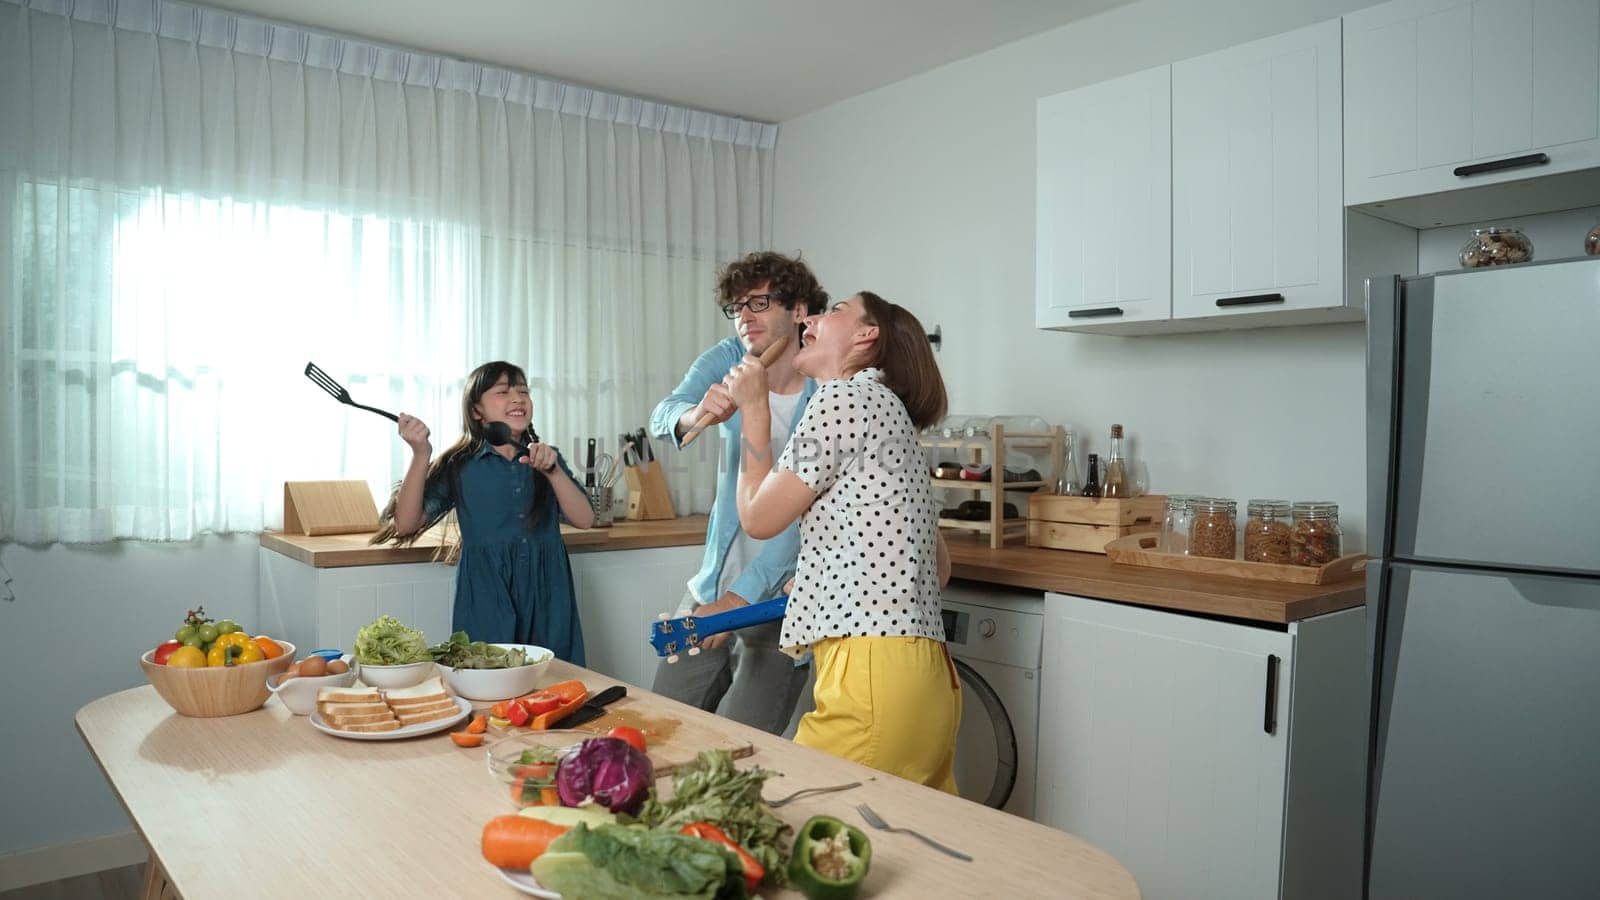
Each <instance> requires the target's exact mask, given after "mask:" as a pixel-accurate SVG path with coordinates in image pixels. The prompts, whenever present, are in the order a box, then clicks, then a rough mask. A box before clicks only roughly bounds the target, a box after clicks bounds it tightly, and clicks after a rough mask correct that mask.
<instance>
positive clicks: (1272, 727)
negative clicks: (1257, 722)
mask: <svg viewBox="0 0 1600 900" xmlns="http://www.w3.org/2000/svg"><path fill="white" fill-rule="evenodd" d="M1261 730H1262V731H1265V732H1266V733H1267V734H1275V733H1277V731H1278V657H1277V656H1276V655H1275V654H1271V653H1269V654H1267V710H1266V713H1265V714H1264V715H1263V716H1262V719H1261Z"/></svg>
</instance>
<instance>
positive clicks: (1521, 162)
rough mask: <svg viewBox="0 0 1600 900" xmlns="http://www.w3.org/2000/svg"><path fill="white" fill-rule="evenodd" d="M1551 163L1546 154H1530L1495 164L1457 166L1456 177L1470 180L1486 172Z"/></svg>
mask: <svg viewBox="0 0 1600 900" xmlns="http://www.w3.org/2000/svg"><path fill="white" fill-rule="evenodd" d="M1549 161H1550V157H1549V156H1548V155H1547V154H1544V153H1529V154H1528V155H1527V156H1511V157H1507V158H1505V159H1497V160H1494V161H1493V162H1486V163H1473V164H1472V165H1470V166H1456V169H1455V172H1456V176H1457V177H1459V178H1468V177H1470V176H1473V175H1482V174H1483V173H1485V172H1499V171H1500V170H1502V169H1523V168H1527V167H1528V166H1542V165H1544V164H1545V163H1548V162H1549Z"/></svg>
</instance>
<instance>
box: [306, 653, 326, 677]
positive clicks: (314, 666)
mask: <svg viewBox="0 0 1600 900" xmlns="http://www.w3.org/2000/svg"><path fill="white" fill-rule="evenodd" d="M327 672H328V661H327V660H325V659H323V658H322V657H320V656H308V657H306V658H305V659H302V660H300V674H301V675H302V676H304V677H306V678H315V677H317V676H318V675H326V674H327Z"/></svg>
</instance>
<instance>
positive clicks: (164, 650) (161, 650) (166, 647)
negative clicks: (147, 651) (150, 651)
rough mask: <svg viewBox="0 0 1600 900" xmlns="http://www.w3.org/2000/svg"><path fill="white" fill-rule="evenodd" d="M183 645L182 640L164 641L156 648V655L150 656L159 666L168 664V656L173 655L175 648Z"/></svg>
mask: <svg viewBox="0 0 1600 900" xmlns="http://www.w3.org/2000/svg"><path fill="white" fill-rule="evenodd" d="M182 646H183V642H182V641H162V642H161V646H159V647H157V648H156V652H155V655H154V656H152V657H151V658H150V661H151V662H153V663H155V664H156V665H158V666H164V665H166V664H167V657H169V656H171V655H172V652H173V651H174V650H177V649H178V648H179V647H182Z"/></svg>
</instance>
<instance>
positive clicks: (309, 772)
mask: <svg viewBox="0 0 1600 900" xmlns="http://www.w3.org/2000/svg"><path fill="white" fill-rule="evenodd" d="M571 678H577V679H581V680H582V681H583V682H584V684H585V685H586V686H587V687H588V688H589V690H590V692H591V693H593V692H598V691H600V690H603V689H604V688H606V687H609V686H611V685H613V684H617V683H618V682H617V681H616V680H615V679H612V678H608V677H606V676H604V675H601V674H599V673H597V672H592V671H589V670H587V669H582V668H579V667H576V666H572V665H568V664H566V663H563V662H561V661H559V660H558V661H555V662H553V663H552V664H551V665H550V668H549V669H548V670H547V671H546V672H545V673H544V676H543V678H542V679H541V683H546V684H547V683H553V682H555V681H560V680H566V679H571ZM627 690H628V695H627V697H626V698H625V699H623V700H620V701H617V702H616V703H615V704H613V705H612V706H610V707H607V710H608V715H610V714H611V713H612V712H615V713H616V714H617V718H618V719H633V720H640V719H651V718H654V719H671V720H674V721H676V722H677V723H679V734H680V736H681V735H692V734H694V733H695V730H696V729H703V731H704V733H705V734H707V735H712V734H714V735H717V736H719V737H720V738H722V739H724V742H725V739H726V738H728V737H731V738H734V739H736V741H737V742H739V743H744V742H748V744H749V746H750V747H751V748H753V753H751V754H750V755H749V756H748V757H746V758H744V759H741V760H739V761H738V762H737V763H736V765H739V766H741V767H745V766H752V765H759V766H761V767H763V768H765V769H768V770H772V771H774V772H777V773H780V774H777V775H773V776H772V777H771V778H769V780H768V781H767V784H766V789H765V792H764V795H765V796H767V797H769V798H776V797H779V796H782V795H786V794H788V793H790V792H792V791H796V790H799V789H801V788H808V787H817V786H823V785H837V784H844V783H848V782H852V781H858V782H861V786H860V787H858V788H854V789H851V790H848V791H842V792H838V793H827V794H816V795H810V796H806V797H802V798H801V799H798V800H795V801H793V802H792V803H789V804H787V805H785V806H783V807H782V808H781V809H779V810H777V813H778V815H779V816H780V817H781V818H782V819H783V820H784V821H786V822H788V823H790V824H792V825H794V826H795V827H796V828H797V829H798V828H799V826H800V825H801V824H802V823H804V822H805V820H806V819H808V818H809V817H811V816H812V815H817V814H825V815H832V816H836V817H838V818H840V819H842V820H844V821H845V822H847V823H850V824H852V825H855V826H857V827H860V828H861V829H862V830H863V831H864V832H866V833H867V835H868V837H869V838H870V839H871V841H872V863H871V869H870V871H869V873H868V875H867V878H866V881H865V883H864V885H863V890H862V896H867V897H874V896H875V897H921V898H934V897H940V898H943V897H1062V898H1067V897H1071V898H1108V900H1109V898H1117V900H1123V898H1136V897H1138V896H1139V888H1138V886H1137V884H1136V883H1135V881H1134V879H1133V877H1132V876H1131V875H1130V874H1129V873H1128V871H1127V870H1126V869H1125V868H1124V867H1123V866H1122V865H1121V864H1120V863H1118V862H1117V860H1115V859H1114V858H1112V857H1111V855H1110V854H1108V853H1106V852H1105V851H1104V850H1101V849H1100V848H1098V847H1095V846H1093V845H1092V844H1090V843H1088V842H1087V841H1084V840H1081V839H1080V838H1077V837H1075V836H1073V835H1071V834H1068V833H1066V832H1063V831H1058V830H1056V829H1053V828H1048V827H1046V826H1043V825H1039V824H1037V823H1035V822H1031V821H1028V820H1026V819H1022V818H1019V817H1017V816H1014V815H1011V814H1009V813H1005V812H1001V811H999V810H995V809H991V808H989V807H986V806H983V805H980V804H977V803H973V802H971V801H968V800H964V799H962V798H960V797H956V796H953V795H950V794H945V793H942V792H940V791H936V790H933V789H931V788H927V787H923V786H921V785H918V784H914V783H912V782H909V781H905V780H902V779H900V778H897V777H895V776H892V775H887V774H884V773H882V772H879V771H877V770H874V769H870V768H867V767H865V766H861V765H858V764H856V763H853V762H848V761H846V760H842V759H838V758H835V757H832V756H829V755H827V754H824V753H820V752H818V751H816V750H812V749H809V748H807V747H802V746H800V745H798V744H795V743H793V742H792V741H788V740H785V739H783V738H780V737H776V736H773V735H769V734H766V733H765V732H761V731H758V730H756V729H752V728H748V727H746V726H743V725H740V724H738V723H735V722H731V721H729V720H727V719H722V718H719V717H717V716H714V715H711V714H709V713H706V712H703V711H701V710H698V709H695V708H692V707H689V706H686V705H684V704H681V703H678V702H676V701H673V700H669V699H667V698H665V697H661V696H659V695H656V694H653V693H651V692H649V691H646V690H644V689H642V688H638V687H636V686H633V685H629V686H628V687H627ZM485 705H486V704H485ZM605 721H606V720H605V718H602V719H600V720H597V724H603V723H604V722H605ZM76 722H77V727H78V731H79V733H80V734H81V735H82V736H83V739H84V741H85V743H87V744H88V746H89V749H90V751H91V753H92V754H93V756H94V758H95V759H96V761H97V762H98V763H99V765H100V767H101V769H102V770H103V771H104V773H105V776H106V778H107V779H108V780H109V781H110V783H111V787H112V789H113V790H114V791H115V793H116V795H117V797H118V798H119V799H120V800H121V802H122V804H123V806H124V807H125V808H126V809H127V812H128V815H129V816H130V817H131V818H132V819H133V822H134V825H135V827H137V828H138V830H139V833H140V834H141V835H142V836H143V838H144V840H145V842H146V843H147V844H148V845H149V847H150V854H151V878H150V879H149V880H148V881H147V887H148V889H149V890H150V891H151V892H152V893H158V892H160V891H162V890H165V891H167V892H168V893H169V894H170V893H172V892H176V893H177V894H178V895H181V896H182V897H185V898H189V900H204V898H210V897H226V898H229V900H235V898H242V897H271V898H275V900H299V898H322V897H330V896H338V897H385V898H403V897H508V898H509V897H516V896H521V895H520V894H518V892H517V891H516V889H515V888H513V887H512V886H511V885H509V884H507V883H506V881H505V880H503V879H502V877H501V874H500V872H499V870H497V869H496V868H494V867H493V866H491V865H489V864H488V863H487V862H486V861H485V860H484V859H483V856H482V854H481V852H480V849H479V841H480V836H481V833H482V830H483V826H484V824H485V823H486V822H488V821H489V820H490V819H492V818H493V817H495V816H497V815H504V814H508V813H512V812H514V811H515V809H514V807H513V805H512V802H511V799H510V797H509V796H508V795H507V790H506V785H505V784H503V783H501V782H500V781H498V780H496V779H495V778H494V777H492V776H491V773H490V771H489V769H488V766H487V764H486V756H485V749H484V748H481V747H480V748H476V749H464V748H461V747H457V746H456V745H455V744H454V743H453V742H452V741H451V740H450V738H449V737H448V734H447V733H446V732H443V731H441V732H439V733H436V734H433V735H427V736H420V737H414V738H409V739H404V740H393V741H358V740H350V739H345V738H341V737H335V736H332V735H329V734H325V733H323V732H321V731H319V730H317V729H315V728H313V727H312V725H311V723H310V721H309V720H308V719H307V718H306V717H304V716H296V715H293V714H292V713H290V712H289V710H288V709H287V708H285V707H284V706H283V705H282V704H281V703H280V702H279V701H278V700H277V699H276V698H273V699H271V700H269V701H268V702H267V704H266V705H265V706H263V707H262V708H260V709H258V710H256V711H254V712H250V713H246V714H244V715H239V716H230V717H226V718H190V717H187V716H182V715H179V714H178V713H176V712H174V711H173V710H172V709H171V708H170V707H169V706H167V704H166V703H165V702H164V701H163V700H162V699H161V698H160V696H158V695H157V694H156V692H155V690H154V688H151V687H149V686H145V687H138V688H133V689H130V690H126V691H122V692H120V693H116V694H111V695H109V696H106V697H102V698H100V699H98V700H95V701H93V702H91V703H89V704H87V705H86V706H84V707H83V708H82V709H81V710H79V711H78V714H77V716H76ZM90 777H92V776H90ZM662 780H663V781H666V780H669V779H668V778H665V777H664V778H663V779H662ZM862 803H864V804H867V805H869V806H870V807H871V808H872V809H873V810H874V811H875V812H877V813H878V814H879V815H880V816H881V817H882V818H883V819H884V820H886V821H887V822H888V823H889V824H890V825H893V826H900V827H907V828H912V829H916V830H918V831H920V832H922V833H924V834H926V835H928V836H929V837H931V838H933V839H934V840H936V841H939V842H941V843H943V844H946V845H948V846H951V847H954V848H956V849H958V850H960V851H962V852H964V853H966V854H968V855H970V856H971V857H972V861H971V862H963V861H961V860H958V859H955V858H952V857H949V856H946V855H944V854H941V853H939V852H937V851H935V850H933V849H931V848H929V847H928V846H926V845H925V844H923V843H922V842H920V841H918V840H917V839H916V838H915V837H912V836H910V835H907V834H901V833H889V832H883V831H877V830H873V829H871V828H869V827H868V825H867V823H866V822H865V821H864V820H863V818H862V816H861V814H860V813H859V812H858V811H857V809H856V805H857V804H862ZM763 895H764V896H769V897H799V896H801V894H800V893H799V892H798V891H795V890H792V889H788V890H781V891H780V890H773V889H770V888H769V889H766V890H764V891H763Z"/></svg>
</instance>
